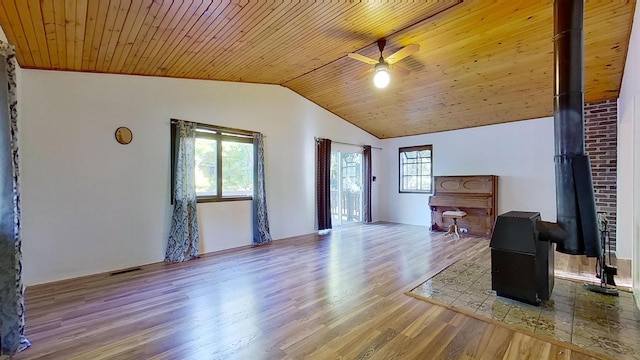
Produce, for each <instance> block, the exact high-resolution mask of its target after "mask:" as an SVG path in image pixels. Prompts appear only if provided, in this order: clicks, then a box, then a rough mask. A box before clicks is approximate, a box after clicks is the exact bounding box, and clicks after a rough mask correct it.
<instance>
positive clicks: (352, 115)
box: [0, 0, 635, 138]
mask: <svg viewBox="0 0 640 360" xmlns="http://www.w3.org/2000/svg"><path fill="white" fill-rule="evenodd" d="M552 7H553V4H552V1H540V2H538V1H535V2H534V1H497V2H496V1H481V0H466V1H463V2H462V1H461V0H451V1H415V0H414V1H411V0H395V1H393V0H386V1H382V0H350V1H346V0H316V1H311V0H301V1H291V0H261V1H257V0H224V1H211V0H173V1H171V0H46V1H41V0H2V1H1V7H0V25H1V26H2V29H3V30H4V32H5V33H6V35H7V38H8V39H9V41H10V42H11V43H12V44H14V45H15V46H16V54H17V58H18V62H19V64H20V66H21V67H23V68H28V69H46V70H69V71H86V72H101V73H114V74H136V75H148V76H165V77H178V78H193V79H211V80H224V81H240V82H251V83H266V84H279V85H283V86H285V87H287V88H290V89H291V90H293V91H295V92H297V93H299V94H300V95H302V96H304V97H306V98H307V99H309V100H311V101H313V102H315V103H317V104H318V105H320V106H322V107H324V108H325V109H327V110H329V111H331V112H332V113H334V114H336V115H338V116H340V117H342V118H343V119H345V120H346V121H349V122H351V123H353V124H354V125H356V126H358V127H360V128H362V129H364V130H366V131H368V132H369V133H371V134H373V135H375V136H377V137H379V138H389V137H398V136H405V135H415V134H423V133H432V132H438V131H444V130H451V129H460V128H467V127H474V126H482V125H488V124H496V123H504V122H510V121H517V120H524V119H531V118H538V117H544V116H551V115H552V112H553V88H552V85H553V43H552V37H553V9H552ZM634 8H635V0H630V1H594V0H588V1H587V2H586V5H585V58H586V61H585V100H586V101H599V100H605V99H615V98H617V96H618V92H619V90H620V84H621V80H622V73H623V70H624V61H625V57H626V53H627V47H628V40H629V35H630V30H631V24H632V18H633V12H634ZM382 37H385V38H387V41H388V42H387V47H386V49H385V52H384V54H385V55H389V54H391V53H393V52H394V51H396V50H398V49H400V48H401V47H403V46H406V45H408V44H413V43H415V44H419V45H420V46H421V50H420V51H419V52H417V53H415V54H413V55H412V56H410V57H409V58H406V59H405V60H402V61H401V62H400V63H399V65H401V66H404V67H405V68H408V69H410V70H411V74H410V75H408V76H406V77H393V78H392V82H391V84H390V86H389V87H388V88H386V89H382V90H381V89H376V88H374V87H373V84H372V82H371V79H370V78H365V79H357V75H358V74H359V73H362V72H363V71H366V70H367V69H368V66H370V65H367V64H364V63H360V62H358V61H355V60H353V59H350V58H347V57H346V55H347V53H349V52H358V53H360V54H362V55H365V56H369V57H372V58H376V59H377V57H378V55H379V54H378V51H377V47H376V40H377V39H379V38H382Z"/></svg>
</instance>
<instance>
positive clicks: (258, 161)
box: [253, 133, 271, 245]
mask: <svg viewBox="0 0 640 360" xmlns="http://www.w3.org/2000/svg"><path fill="white" fill-rule="evenodd" d="M253 144H254V146H253V245H264V244H267V243H270V242H271V234H270V233H269V218H268V217H267V195H266V191H265V184H264V136H263V135H262V134H260V133H254V134H253Z"/></svg>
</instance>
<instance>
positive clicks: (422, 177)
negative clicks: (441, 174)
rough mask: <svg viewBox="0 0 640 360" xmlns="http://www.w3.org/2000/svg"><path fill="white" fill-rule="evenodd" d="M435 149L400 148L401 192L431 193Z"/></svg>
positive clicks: (427, 147) (428, 146)
mask: <svg viewBox="0 0 640 360" xmlns="http://www.w3.org/2000/svg"><path fill="white" fill-rule="evenodd" d="M432 158H433V147H432V146H431V145H421V146H411V147H404V148H400V192H407V193H431V191H432V184H433V175H432V171H431V170H432V167H433V163H432Z"/></svg>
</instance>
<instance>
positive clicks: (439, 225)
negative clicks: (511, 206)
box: [429, 175, 498, 236]
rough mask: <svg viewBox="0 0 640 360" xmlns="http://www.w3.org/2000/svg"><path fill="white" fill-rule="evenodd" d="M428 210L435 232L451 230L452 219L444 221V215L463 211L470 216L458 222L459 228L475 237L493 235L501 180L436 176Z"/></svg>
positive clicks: (487, 176)
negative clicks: (499, 181)
mask: <svg viewBox="0 0 640 360" xmlns="http://www.w3.org/2000/svg"><path fill="white" fill-rule="evenodd" d="M429 207H431V223H432V225H431V228H432V230H435V231H446V229H447V228H448V226H449V222H450V219H448V218H447V219H445V220H443V218H442V213H443V212H445V211H447V210H462V211H464V212H466V213H467V215H466V216H465V217H464V218H462V219H458V220H457V221H458V225H459V226H460V228H466V229H467V230H468V232H469V234H472V235H478V236H491V233H492V231H493V224H494V223H495V220H496V212H497V210H498V177H497V176H495V175H473V176H435V177H434V193H433V195H432V196H431V197H430V198H429Z"/></svg>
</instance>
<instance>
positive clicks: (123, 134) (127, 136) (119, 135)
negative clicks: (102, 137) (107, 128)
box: [116, 126, 133, 145]
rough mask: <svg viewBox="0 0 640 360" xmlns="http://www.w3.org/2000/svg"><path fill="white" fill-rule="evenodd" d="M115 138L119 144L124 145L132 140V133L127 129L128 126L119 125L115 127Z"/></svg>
mask: <svg viewBox="0 0 640 360" xmlns="http://www.w3.org/2000/svg"><path fill="white" fill-rule="evenodd" d="M116 140H117V141H118V142H119V143H120V144H124V145H126V144H128V143H130V142H131V140H133V134H132V133H131V130H129V128H128V127H124V126H121V127H119V128H117V129H116Z"/></svg>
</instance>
